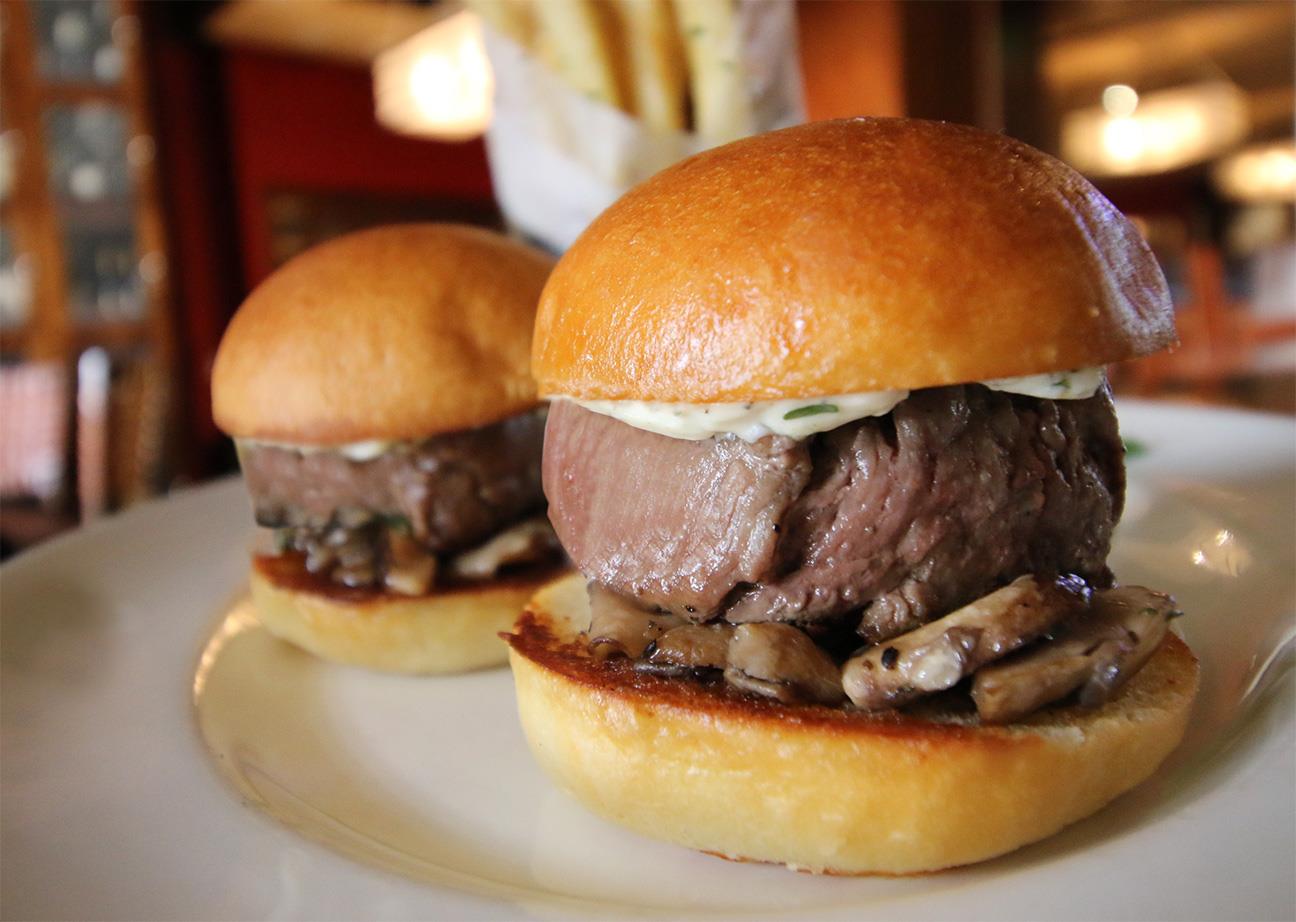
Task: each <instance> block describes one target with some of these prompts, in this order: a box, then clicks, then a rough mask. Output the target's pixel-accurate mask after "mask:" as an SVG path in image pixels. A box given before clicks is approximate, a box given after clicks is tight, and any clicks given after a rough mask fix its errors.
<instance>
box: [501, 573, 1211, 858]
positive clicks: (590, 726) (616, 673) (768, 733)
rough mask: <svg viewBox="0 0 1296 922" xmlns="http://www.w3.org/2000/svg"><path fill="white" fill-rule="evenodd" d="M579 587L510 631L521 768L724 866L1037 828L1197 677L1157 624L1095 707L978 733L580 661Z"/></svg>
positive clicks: (1139, 763) (1131, 752)
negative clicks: (1145, 656)
mask: <svg viewBox="0 0 1296 922" xmlns="http://www.w3.org/2000/svg"><path fill="white" fill-rule="evenodd" d="M588 619H589V606H588V600H587V597H586V594H585V582H584V580H583V579H582V578H581V577H580V576H571V577H567V578H565V579H561V580H559V581H557V582H554V583H552V584H550V585H548V586H546V587H545V588H544V589H543V590H542V591H541V592H540V593H539V594H537V595H536V597H535V598H534V599H532V601H531V602H530V604H529V605H528V606H527V609H526V611H525V612H524V613H523V615H522V618H521V619H520V620H519V622H518V624H517V625H516V626H515V628H514V630H513V633H512V634H511V635H509V637H508V642H509V646H510V654H509V658H510V663H511V665H512V668H513V675H514V680H515V682H516V684H517V692H518V714H519V717H520V718H521V721H522V727H523V730H524V731H525V733H526V737H527V741H528V742H529V744H530V746H531V750H532V752H533V753H534V754H535V757H536V759H537V761H538V762H539V763H540V765H541V766H542V767H543V768H544V770H545V771H546V772H547V773H548V774H549V775H550V777H551V778H553V780H554V781H555V782H556V783H557V784H558V785H559V786H561V787H563V788H565V789H566V790H567V791H569V792H570V793H571V794H573V795H574V796H575V797H576V798H577V799H578V800H579V801H580V802H581V803H583V804H584V805H585V806H586V807H588V808H589V809H591V810H593V811H594V812H595V813H597V814H599V815H601V816H603V817H605V818H606V819H609V820H612V821H614V822H617V823H619V824H621V825H624V826H627V827H629V828H631V829H633V830H635V831H637V832H641V833H643V834H645V835H648V836H652V837H653V838H657V839H663V840H666V841H668V842H674V843H677V844H679V845H684V846H688V847H690V848H695V849H700V850H703V851H707V852H713V853H715V854H718V855H721V856H723V857H726V858H731V859H742V860H750V861H762V862H773V863H776V864H784V865H787V866H789V867H791V868H795V869H798V870H804V871H812V872H816V873H833V874H877V873H884V874H909V873H917V872H922V871H935V870H940V869H942V868H949V867H953V866H956V865H962V864H968V863H971V862H975V861H981V860H984V859H987V858H992V857H994V856H996V855H1001V854H1004V853H1006V852H1009V851H1012V850H1013V849H1015V848H1018V847H1019V846H1022V845H1024V844H1026V843H1029V842H1034V841H1036V840H1038V839H1042V838H1044V837H1046V836H1049V835H1052V834H1053V833H1055V832H1057V831H1058V830H1059V829H1061V828H1063V827H1064V826H1066V825H1068V824H1070V823H1073V822H1075V821H1076V820H1079V819H1081V818H1083V817H1085V816H1088V815H1089V814H1091V813H1093V812H1094V811H1096V810H1098V809H1099V808H1100V807H1102V806H1103V805H1104V804H1106V803H1108V802H1109V801H1111V800H1112V799H1114V798H1115V797H1117V796H1118V795H1120V794H1121V793H1123V792H1124V791H1126V790H1128V789H1130V788H1132V787H1133V786H1134V785H1136V784H1138V783H1139V782H1140V781H1143V780H1144V779H1145V778H1147V777H1148V776H1149V775H1151V774H1152V773H1153V771H1155V769H1156V768H1157V766H1158V765H1159V764H1160V763H1161V762H1162V761H1163V760H1164V759H1165V757H1166V756H1167V755H1168V754H1169V753H1170V751H1171V750H1173V749H1174V747H1175V746H1176V745H1177V744H1178V742H1179V740H1180V738H1181V737H1182V735H1183V732H1184V728H1185V726H1186V724H1187V721H1188V715H1189V710H1190V707H1191V704H1192V700H1193V697H1194V695H1195V693H1196V689H1197V683H1198V665H1197V660H1196V658H1195V657H1194V656H1193V654H1192V652H1191V651H1190V650H1189V649H1188V647H1187V646H1186V645H1185V644H1184V643H1183V641H1182V640H1180V639H1179V638H1178V637H1177V636H1175V635H1174V634H1171V635H1169V637H1168V638H1167V639H1166V641H1165V642H1164V643H1163V645H1162V646H1161V648H1160V649H1159V651H1158V652H1157V653H1156V654H1155V655H1154V657H1153V658H1152V660H1151V661H1150V662H1149V663H1148V664H1147V665H1146V666H1145V667H1144V668H1143V669H1142V670H1141V671H1140V672H1139V673H1138V674H1137V675H1135V676H1134V678H1133V679H1131V680H1130V682H1129V684H1128V685H1126V686H1125V687H1124V688H1123V689H1122V690H1121V691H1120V692H1119V693H1118V695H1117V696H1116V697H1115V698H1114V699H1113V700H1111V701H1110V702H1108V703H1107V704H1106V705H1105V706H1104V707H1102V708H1101V709H1099V710H1086V709H1083V708H1080V707H1078V706H1069V707H1058V708H1052V709H1050V710H1047V711H1041V712H1039V713H1037V714H1034V715H1032V716H1031V717H1029V718H1027V719H1025V720H1023V721H1021V722H1019V723H1015V724H1012V725H1009V726H982V725H979V724H978V722H977V720H976V717H975V714H974V713H970V712H969V711H967V710H966V709H963V708H958V707H956V706H952V705H949V704H943V705H942V704H934V705H933V706H931V707H928V708H925V709H924V710H921V711H919V712H916V713H898V712H891V713H885V714H880V715H870V714H866V713H863V712H860V711H852V710H846V709H842V708H840V707H826V706H823V705H812V704H805V705H789V704H781V703H779V702H776V701H772V700H770V699H765V698H752V697H748V696H742V695H737V694H733V693H732V692H726V691H725V688H724V686H723V684H720V685H703V684H700V683H697V682H683V681H678V680H673V679H666V678H660V677H656V676H652V675H645V674H643V673H639V672H636V671H635V670H634V669H633V668H631V665H630V663H629V662H628V661H626V660H606V661H600V660H597V659H595V658H594V657H593V656H592V655H591V654H590V653H589V652H588V650H587V648H586V645H585V643H584V642H583V639H582V638H581V637H580V636H579V632H580V631H581V630H583V628H584V626H585V624H586V623H587V622H588Z"/></svg>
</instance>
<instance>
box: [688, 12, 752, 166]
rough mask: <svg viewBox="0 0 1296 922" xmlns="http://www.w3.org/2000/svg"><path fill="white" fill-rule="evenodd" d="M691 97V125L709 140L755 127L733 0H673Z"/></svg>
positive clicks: (741, 134) (743, 133) (720, 140)
mask: <svg viewBox="0 0 1296 922" xmlns="http://www.w3.org/2000/svg"><path fill="white" fill-rule="evenodd" d="M674 3H675V15H676V18H677V19H678V20H679V25H680V31H681V33H682V34H683V36H684V48H685V51H686V53H687V56H688V63H689V86H690V89H691V90H692V96H693V128H694V130H695V131H696V132H697V133H698V134H700V135H702V137H704V138H706V139H707V140H708V141H710V142H712V143H715V144H723V143H725V142H727V141H732V140H734V139H736V138H741V137H744V136H746V135H749V134H751V133H752V132H753V131H755V130H756V126H755V118H754V114H753V112H752V101H751V99H750V97H749V96H748V94H747V89H746V86H745V77H746V75H745V74H744V73H743V66H742V55H741V49H742V36H741V35H739V32H738V9H737V5H736V0H674Z"/></svg>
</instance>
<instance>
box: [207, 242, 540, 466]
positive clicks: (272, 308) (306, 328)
mask: <svg viewBox="0 0 1296 922" xmlns="http://www.w3.org/2000/svg"><path fill="white" fill-rule="evenodd" d="M552 264H553V263H552V260H551V259H550V258H549V257H547V256H545V255H543V254H541V253H539V252H538V251H535V250H532V249H530V248H528V247H526V246H523V245H522V244H520V243H516V242H514V241H512V240H509V239H508V238H506V237H503V236H501V235H499V234H496V233H493V232H491V231H486V230H481V229H478V228H472V227H463V226H458V225H451V224H406V225H395V226H391V227H381V228H375V229H373V230H366V231H360V232H359V233H354V234H348V235H347V236H344V237H340V238H337V239H335V240H331V241H329V242H327V243H324V244H322V245H320V246H317V247H314V248H313V249H311V250H309V251H307V252H305V253H302V254H301V255H300V256H297V257H296V258H294V259H292V260H291V261H289V262H288V263H287V264H286V265H284V266H283V267H282V268H280V269H279V270H278V271H277V272H275V273H274V274H273V275H272V276H270V277H269V278H268V279H266V280H265V281H264V282H262V283H261V284H260V285H259V286H257V288H256V290H255V291H253V292H252V294H251V295H250V296H249V297H248V299H247V300H246V301H245V302H244V303H243V306H242V307H241V308H239V310H238V313H236V314H235V315H234V319H233V320H232V321H231V322H230V325H229V329H227V330H226V331H225V336H224V338H223V339H222V340H221V344H220V350H219V351H218V352H217V354H216V364H215V368H214V369H213V371H212V403H213V415H214V416H215V419H216V423H217V425H219V426H220V427H221V428H222V429H223V430H225V431H226V432H227V433H229V434H230V435H232V436H236V437H242V438H258V439H267V440H273V441H282V442H291V443H295V444H305V445H338V444H343V443H347V442H358V441H366V440H369V439H390V440H405V439H417V438H423V437H426V436H430V435H436V434H438V433H442V432H451V431H454V430H458V429H468V428H473V427H476V426H484V425H488V424H490V423H493V422H497V421H499V420H501V419H504V418H505V417H508V416H512V415H514V414H517V413H520V412H523V411H524V410H527V409H529V408H531V407H533V406H535V405H536V403H537V399H536V391H535V384H534V382H533V381H532V379H531V375H530V370H529V361H528V360H529V357H530V350H531V328H532V325H533V322H534V318H535V306H536V301H537V299H538V298H539V296H540V290H541V288H542V287H543V286H544V281H545V277H546V276H547V275H548V274H549V270H550V268H551V267H552Z"/></svg>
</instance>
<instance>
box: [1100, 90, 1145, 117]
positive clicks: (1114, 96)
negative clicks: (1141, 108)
mask: <svg viewBox="0 0 1296 922" xmlns="http://www.w3.org/2000/svg"><path fill="white" fill-rule="evenodd" d="M1138 101H1139V95H1138V93H1137V92H1136V91H1135V90H1134V87H1132V86H1126V85H1125V84H1123V83H1113V84H1112V85H1111V86H1109V87H1107V89H1105V90H1103V92H1102V107H1103V109H1104V110H1106V112H1107V114H1108V115H1112V116H1115V117H1116V118H1124V117H1125V116H1127V115H1133V114H1134V110H1135V109H1137V108H1138Z"/></svg>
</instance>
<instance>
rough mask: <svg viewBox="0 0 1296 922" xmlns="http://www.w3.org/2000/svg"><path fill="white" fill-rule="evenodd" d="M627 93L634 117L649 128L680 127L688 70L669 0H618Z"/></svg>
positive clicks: (684, 125)
mask: <svg viewBox="0 0 1296 922" xmlns="http://www.w3.org/2000/svg"><path fill="white" fill-rule="evenodd" d="M612 8H613V10H614V11H615V13H616V14H617V16H618V17H619V19H620V22H621V29H620V33H621V36H622V37H623V39H624V46H625V48H626V59H627V63H628V65H629V70H630V81H629V86H630V93H631V97H632V98H633V100H634V108H635V111H636V112H637V113H638V116H639V118H640V119H641V120H642V121H643V122H644V124H645V125H647V126H648V128H649V129H650V130H652V131H654V132H669V131H683V130H684V128H685V127H687V126H686V124H685V118H686V115H685V92H686V85H687V80H688V77H687V73H686V66H685V59H684V47H683V44H682V43H681V42H680V34H679V30H678V28H677V26H676V24H675V13H674V10H673V9H672V7H671V4H670V0H619V2H618V3H616V4H615V5H613V7H612Z"/></svg>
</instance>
